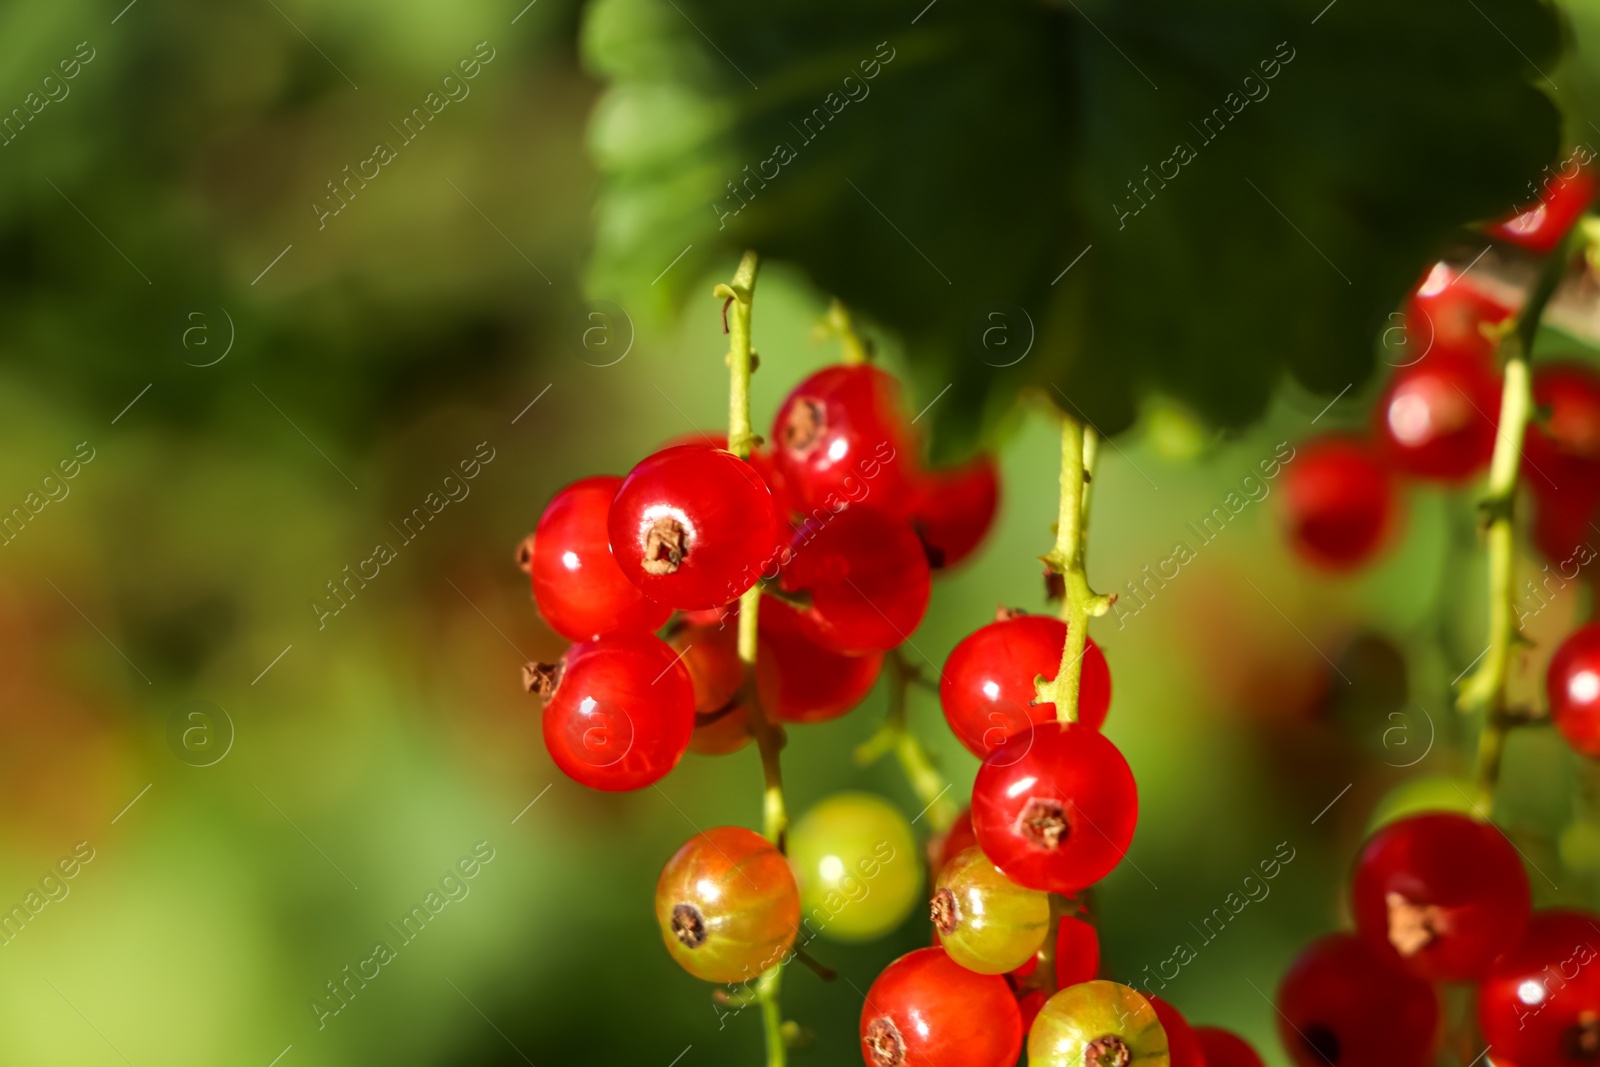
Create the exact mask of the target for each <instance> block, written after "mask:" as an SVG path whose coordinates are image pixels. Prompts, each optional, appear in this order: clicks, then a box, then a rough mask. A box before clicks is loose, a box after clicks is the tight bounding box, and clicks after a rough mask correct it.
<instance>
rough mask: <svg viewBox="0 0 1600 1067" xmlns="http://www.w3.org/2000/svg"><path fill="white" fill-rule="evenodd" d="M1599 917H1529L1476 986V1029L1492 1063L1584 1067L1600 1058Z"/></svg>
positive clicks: (1521, 1066) (1558, 912)
mask: <svg viewBox="0 0 1600 1067" xmlns="http://www.w3.org/2000/svg"><path fill="white" fill-rule="evenodd" d="M1597 927H1600V915H1595V914H1593V913H1591V912H1586V911H1565V910H1554V909H1552V910H1549V911H1537V912H1534V914H1533V918H1532V920H1531V921H1529V923H1528V926H1527V930H1526V932H1525V933H1524V934H1523V937H1522V940H1521V941H1520V942H1519V943H1518V944H1517V946H1516V947H1515V948H1513V949H1512V950H1511V951H1510V952H1507V953H1506V954H1505V955H1504V956H1502V957H1500V958H1499V959H1498V960H1496V961H1495V964H1494V966H1493V967H1492V968H1490V970H1489V973H1488V974H1487V975H1486V976H1485V977H1484V979H1483V982H1482V983H1481V984H1480V985H1479V986H1478V1027H1479V1029H1481V1030H1482V1031H1483V1038H1484V1041H1485V1042H1487V1043H1488V1044H1489V1046H1490V1047H1491V1048H1493V1049H1494V1061H1495V1063H1496V1064H1497V1065H1499V1064H1506V1065H1510V1064H1515V1065H1516V1067H1584V1065H1588V1064H1593V1063H1595V1062H1596V1061H1597V1060H1600V966H1596V961H1595V955H1596V951H1597V950H1600V930H1597Z"/></svg>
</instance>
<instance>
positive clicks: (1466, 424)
mask: <svg viewBox="0 0 1600 1067" xmlns="http://www.w3.org/2000/svg"><path fill="white" fill-rule="evenodd" d="M1374 415H1375V422H1376V423H1377V426H1376V430H1377V434H1378V440H1379V441H1380V442H1382V445H1383V454H1384V458H1385V459H1386V460H1387V461H1388V462H1389V463H1390V464H1391V465H1392V466H1393V467H1394V468H1395V469H1396V470H1398V471H1401V472H1403V473H1405V474H1409V475H1411V476H1413V477H1416V478H1426V479H1430V480H1434V481H1441V482H1457V481H1461V480H1462V479H1464V478H1468V477H1470V476H1472V475H1473V474H1476V473H1478V472H1479V471H1481V470H1483V469H1485V468H1486V467H1488V465H1489V457H1490V456H1491V455H1493V453H1494V439H1495V430H1496V427H1497V426H1498V424H1499V418H1500V380H1499V376H1498V375H1497V374H1496V373H1495V371H1494V369H1493V367H1492V366H1490V364H1489V361H1488V360H1487V359H1486V358H1483V357H1480V356H1477V355H1452V354H1449V353H1444V352H1439V353H1434V354H1433V355H1430V356H1429V357H1428V358H1427V359H1424V360H1422V361H1421V362H1420V363H1418V364H1417V365H1416V366H1413V367H1405V368H1402V369H1400V370H1397V371H1395V373H1394V376H1393V377H1392V378H1391V379H1390V381H1389V387H1388V389H1386V390H1385V391H1384V394H1383V398H1382V399H1381V400H1379V401H1378V406H1377V410H1376V411H1375V413H1374Z"/></svg>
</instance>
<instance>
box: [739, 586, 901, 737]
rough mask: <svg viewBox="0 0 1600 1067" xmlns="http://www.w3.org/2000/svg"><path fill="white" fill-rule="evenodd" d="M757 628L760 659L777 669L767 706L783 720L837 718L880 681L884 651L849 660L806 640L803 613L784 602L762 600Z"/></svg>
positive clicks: (862, 698) (859, 701)
mask: <svg viewBox="0 0 1600 1067" xmlns="http://www.w3.org/2000/svg"><path fill="white" fill-rule="evenodd" d="M757 624H758V629H759V630H760V633H761V647H762V658H763V659H765V660H766V661H767V662H769V663H770V664H771V665H772V671H773V679H772V688H771V693H770V699H766V701H765V707H766V709H767V712H768V714H770V715H771V716H772V717H773V718H775V719H778V720H779V721H781V722H796V723H812V722H827V721H828V720H829V719H837V718H838V717H839V716H841V715H843V714H845V713H846V712H848V711H850V710H851V709H852V708H854V707H856V706H857V705H858V704H860V703H861V701H862V700H864V699H866V696H867V694H868V693H870V692H871V691H872V687H873V685H874V684H875V683H876V682H877V680H878V672H879V670H880V669H881V668H882V667H883V653H881V652H868V653H865V654H863V655H859V656H848V655H845V654H843V653H840V652H835V651H833V650H832V649H829V648H824V647H823V646H822V645H819V644H817V643H816V642H815V641H813V640H812V639H811V638H810V637H809V636H807V632H806V626H805V622H804V621H803V620H802V618H801V616H800V613H799V612H798V611H796V610H795V609H794V608H792V607H790V606H789V605H788V604H785V603H784V602H783V601H781V600H778V599H775V598H773V597H762V598H761V614H760V616H759V618H758V619H757ZM762 692H763V693H766V692H767V690H766V689H765V688H763V690H762Z"/></svg>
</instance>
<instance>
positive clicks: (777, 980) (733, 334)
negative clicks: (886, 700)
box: [713, 252, 789, 1067]
mask: <svg viewBox="0 0 1600 1067" xmlns="http://www.w3.org/2000/svg"><path fill="white" fill-rule="evenodd" d="M760 265H761V261H760V258H759V257H758V256H757V255H756V254H755V253H754V252H746V253H745V254H744V256H743V257H742V258H741V259H740V260H739V268H738V270H736V271H735V272H734V275H733V281H732V282H731V283H729V284H726V285H723V284H719V285H718V286H717V287H716V289H715V290H714V291H713V292H714V294H715V295H716V296H717V297H719V298H720V299H723V300H725V301H727V302H728V303H727V305H726V306H727V309H728V315H727V319H728V449H729V450H730V451H731V452H733V453H734V454H735V455H737V456H738V457H739V458H740V459H745V460H747V459H749V458H750V450H751V448H752V447H753V446H754V444H755V435H754V434H753V433H752V432H751V430H750V375H751V374H752V373H753V372H754V370H755V352H754V350H753V349H752V348H751V344H750V318H751V310H752V303H753V299H754V296H755V284H756V272H757V271H758V270H759V269H760ZM760 608H761V587H760V586H759V585H752V586H751V587H750V588H749V589H747V590H745V591H744V593H743V594H742V595H741V596H740V597H739V660H740V662H742V663H743V664H744V706H745V707H746V708H747V709H748V712H747V714H748V716H749V722H750V732H751V733H753V734H754V735H755V739H756V748H757V749H758V750H759V751H760V753H761V773H762V779H763V789H762V833H763V835H764V836H765V837H766V838H767V840H768V841H771V842H772V843H773V844H774V845H776V846H777V847H778V851H780V852H782V851H784V846H785V835H786V834H787V832H788V827H789V816H788V810H787V808H786V806H785V805H784V800H783V767H782V765H781V763H780V762H779V757H778V754H779V753H780V752H781V751H782V749H783V734H782V732H781V731H780V729H779V728H778V727H776V726H774V725H773V724H772V723H771V722H770V721H769V720H768V719H767V714H766V710H765V709H764V708H763V707H762V706H761V696H760V693H759V692H758V689H757V686H756V657H757V650H758V648H759V641H758V634H759V630H758V629H757V624H758V612H759V611H760ZM782 979H783V972H782V968H781V967H780V966H774V967H771V968H769V969H768V970H767V971H766V973H765V974H763V975H762V976H761V978H760V980H759V981H758V982H757V983H756V999H757V1001H759V1002H760V1004H761V1029H762V1032H763V1034H764V1036H765V1039H766V1046H767V1067H784V1061H785V1058H786V1052H785V1048H784V1040H783V1012H782V1009H781V1008H780V1006H779V1003H778V992H779V987H780V985H781V982H782Z"/></svg>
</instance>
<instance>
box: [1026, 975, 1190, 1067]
mask: <svg viewBox="0 0 1600 1067" xmlns="http://www.w3.org/2000/svg"><path fill="white" fill-rule="evenodd" d="M1168 1062H1170V1061H1169V1057H1168V1053H1167V1034H1166V1030H1165V1028H1164V1027H1163V1026H1162V1025H1161V1020H1160V1019H1159V1018H1158V1017H1157V1015H1156V1010H1155V1008H1154V1007H1153V1006H1152V1005H1151V1003H1150V1001H1148V1000H1146V999H1145V998H1144V997H1143V996H1142V995H1140V993H1139V992H1138V991H1137V990H1135V989H1131V988H1129V987H1128V986H1125V985H1119V984H1118V983H1116V982H1084V983H1082V984H1080V985H1075V986H1070V987H1068V988H1067V989H1063V990H1061V991H1060V992H1059V993H1057V994H1055V995H1054V996H1052V997H1051V998H1050V999H1049V1000H1047V1001H1045V1003H1044V1007H1043V1008H1042V1009H1040V1011H1039V1017H1038V1018H1037V1019H1035V1020H1034V1022H1033V1027H1032V1029H1031V1030H1029V1032H1028V1067H1131V1065H1133V1064H1149V1065H1150V1067H1162V1065H1164V1064H1167V1063H1168Z"/></svg>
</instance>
